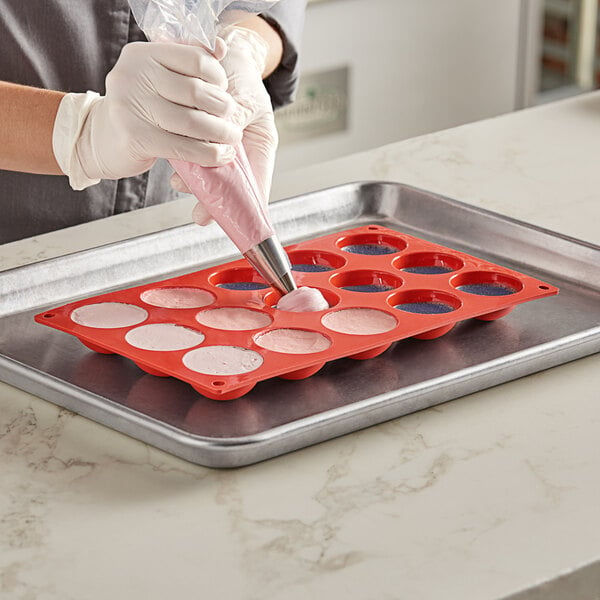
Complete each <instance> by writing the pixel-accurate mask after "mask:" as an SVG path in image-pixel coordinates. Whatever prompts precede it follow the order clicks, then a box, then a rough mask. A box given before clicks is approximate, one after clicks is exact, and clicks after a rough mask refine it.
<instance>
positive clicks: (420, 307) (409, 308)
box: [388, 290, 462, 315]
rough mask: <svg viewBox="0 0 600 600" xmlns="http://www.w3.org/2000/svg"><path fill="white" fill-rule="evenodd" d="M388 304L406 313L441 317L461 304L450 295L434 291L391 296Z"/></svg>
mask: <svg viewBox="0 0 600 600" xmlns="http://www.w3.org/2000/svg"><path fill="white" fill-rule="evenodd" d="M388 304H389V305H390V306H392V307H393V308H395V309H397V310H400V311H402V312H406V313H412V314H417V315H442V314H445V313H449V312H453V311H455V310H456V309H457V308H460V307H461V305H462V302H461V301H460V300H459V299H458V298H457V297H456V296H452V295H451V294H447V293H446V292H439V291H436V290H407V291H406V292H398V293H397V294H392V295H391V296H390V297H389V298H388Z"/></svg>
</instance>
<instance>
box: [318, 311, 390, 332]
mask: <svg viewBox="0 0 600 600" xmlns="http://www.w3.org/2000/svg"><path fill="white" fill-rule="evenodd" d="M321 323H322V324H323V325H324V326H325V327H327V329H331V330H332V331H337V332H339V333H349V334H352V335H374V334H378V333H386V332H387V331H391V330H392V329H394V327H396V325H397V321H396V319H395V318H394V317H392V315H388V314H387V313H385V312H383V311H382V310H376V309H374V308H346V309H343V310H337V311H334V312H330V313H327V314H326V315H324V316H323V318H322V319H321Z"/></svg>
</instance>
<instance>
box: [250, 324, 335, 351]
mask: <svg viewBox="0 0 600 600" xmlns="http://www.w3.org/2000/svg"><path fill="white" fill-rule="evenodd" d="M254 343H255V344H256V345H257V346H260V347H261V348H264V349H265V350H271V352H280V353H281V354H315V353H316V352H323V350H327V349H328V348H329V347H330V346H331V340H330V339H329V338H328V337H326V336H324V335H323V334H322V333H319V332H317V331H310V330H308V329H271V331H266V332H265V333H259V334H257V335H255V336H254Z"/></svg>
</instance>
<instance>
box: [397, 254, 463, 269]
mask: <svg viewBox="0 0 600 600" xmlns="http://www.w3.org/2000/svg"><path fill="white" fill-rule="evenodd" d="M393 264H394V267H396V268H397V269H400V270H401V271H405V272H407V273H415V274H417V275H441V274H444V273H452V272H453V271H458V270H459V269H462V268H463V267H464V266H465V263H464V262H463V261H462V260H461V259H460V258H458V257H456V256H452V255H451V254H443V253H441V252H415V253H413V254H406V255H403V256H399V257H398V258H397V259H396V260H394V263H393Z"/></svg>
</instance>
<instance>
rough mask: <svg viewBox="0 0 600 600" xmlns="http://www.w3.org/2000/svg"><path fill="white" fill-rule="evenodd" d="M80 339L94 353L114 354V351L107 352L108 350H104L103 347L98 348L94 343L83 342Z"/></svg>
mask: <svg viewBox="0 0 600 600" xmlns="http://www.w3.org/2000/svg"><path fill="white" fill-rule="evenodd" d="M78 339H79V341H80V342H81V343H82V344H83V345H84V346H85V347H86V348H89V349H90V350H93V351H94V352H98V354H114V352H113V351H112V350H107V349H106V348H103V347H102V346H98V345H97V344H94V343H93V342H88V341H87V340H83V339H81V338H78Z"/></svg>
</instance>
